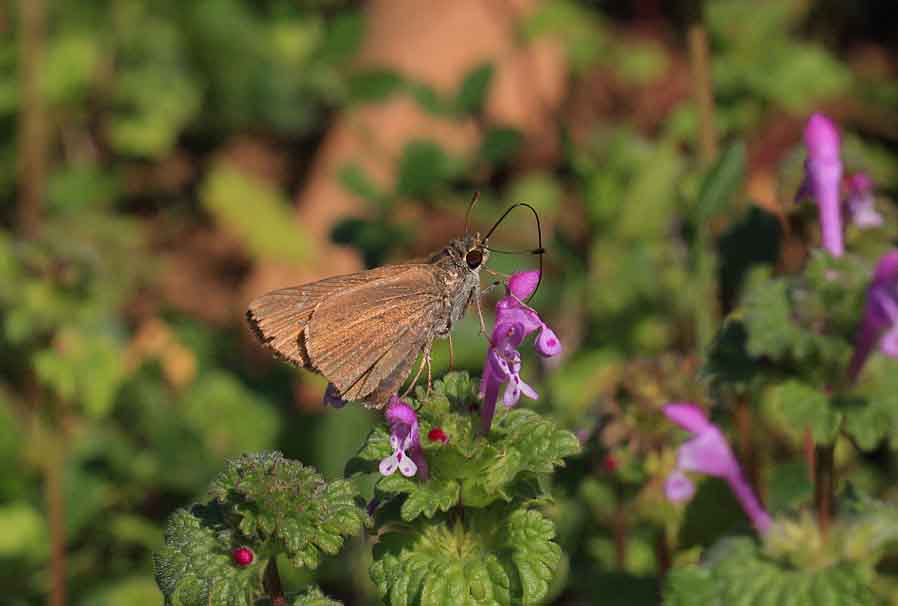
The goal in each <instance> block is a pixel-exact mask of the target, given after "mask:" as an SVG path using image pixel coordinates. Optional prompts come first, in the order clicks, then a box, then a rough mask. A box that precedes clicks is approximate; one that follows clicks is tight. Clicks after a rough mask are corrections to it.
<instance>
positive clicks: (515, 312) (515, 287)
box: [480, 271, 561, 434]
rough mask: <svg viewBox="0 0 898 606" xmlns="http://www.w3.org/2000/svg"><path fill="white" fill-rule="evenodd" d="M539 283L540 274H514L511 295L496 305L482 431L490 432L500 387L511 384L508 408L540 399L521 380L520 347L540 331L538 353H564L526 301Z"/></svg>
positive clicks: (483, 394)
mask: <svg viewBox="0 0 898 606" xmlns="http://www.w3.org/2000/svg"><path fill="white" fill-rule="evenodd" d="M538 283H539V272H538V271H527V272H521V273H517V274H514V275H513V276H511V278H509V280H508V284H507V294H506V296H505V297H503V298H502V299H501V300H500V301H499V302H498V303H497V304H496V324H495V327H494V328H493V333H492V335H491V337H490V347H489V349H488V350H487V354H486V361H485V363H484V365H483V376H482V378H481V382H480V397H481V398H483V406H482V407H481V409H480V414H481V431H482V432H483V433H484V434H486V433H489V429H490V426H491V425H492V422H493V415H494V414H495V412H496V400H498V398H499V387H500V386H501V385H502V384H504V383H505V384H507V385H506V387H505V392H504V394H503V396H502V402H503V404H505V406H509V407H510V406H514V405H515V404H517V403H518V400H520V398H521V396H522V395H524V396H527V397H528V398H530V399H532V400H536V399H537V398H538V397H539V394H537V393H536V390H534V389H533V388H532V387H530V386H529V385H528V384H527V383H526V382H524V380H523V379H522V378H521V353H520V352H519V351H518V347H519V346H520V345H521V343H522V342H523V341H524V339H525V338H526V337H527V336H528V335H530V334H531V333H533V332H536V331H539V335H538V336H537V338H536V341H535V348H536V351H537V353H539V354H540V355H541V356H545V357H551V356H557V355H558V354H560V353H561V342H560V341H559V340H558V336H557V335H556V334H555V333H554V332H553V331H552V329H551V328H549V327H548V326H547V325H546V323H545V322H543V321H542V319H541V318H540V317H539V314H537V313H536V311H534V310H533V308H531V307H529V306H528V305H526V304H525V303H524V302H523V300H524V299H526V298H527V297H529V296H530V295H531V294H532V293H533V291H534V290H535V289H536V285H537V284H538Z"/></svg>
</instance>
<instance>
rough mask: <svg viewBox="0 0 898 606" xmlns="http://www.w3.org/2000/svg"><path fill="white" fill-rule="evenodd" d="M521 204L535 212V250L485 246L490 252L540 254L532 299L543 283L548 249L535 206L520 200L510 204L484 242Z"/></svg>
mask: <svg viewBox="0 0 898 606" xmlns="http://www.w3.org/2000/svg"><path fill="white" fill-rule="evenodd" d="M519 206H523V207H524V208H529V209H530V212H532V213H533V218H534V219H536V237H537V244H538V246H537V247H536V248H534V249H533V250H500V249H497V248H490V247H489V246H486V245H485V244H484V246H483V247H484V248H485V249H487V250H488V251H490V252H497V253H505V254H513V255H514V254H530V255H539V278H537V281H536V288H534V289H533V292H532V293H530V296H529V297H527V301H530V299H532V298H533V295H535V294H536V291H537V290H539V285H540V283H542V280H543V255H544V254H546V249H545V248H543V230H542V227H541V226H540V224H539V213H538V212H537V211H536V209H535V208H533V207H532V206H531V205H529V204H527V203H526V202H518V203H517V204H513V205H511V206H509V207H508V209H507V210H506V211H505V212H504V213H502V216H501V217H499V218H498V219H497V220H496V222H495V223H493V226H492V227H491V228H490V230H489V231H488V232H486V236H484V238H483V242H487V241H488V240H489V238H490V236H491V235H492V234H493V232H494V231H496V228H497V227H499V224H500V223H502V221H504V220H505V217H507V216H508V214H509V213H510V212H511V211H513V210H514V209H516V208H518V207H519Z"/></svg>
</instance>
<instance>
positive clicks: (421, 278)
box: [304, 264, 448, 407]
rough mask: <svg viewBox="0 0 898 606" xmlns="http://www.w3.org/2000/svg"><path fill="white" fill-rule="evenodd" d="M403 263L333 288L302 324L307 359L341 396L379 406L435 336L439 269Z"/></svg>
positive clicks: (442, 305)
mask: <svg viewBox="0 0 898 606" xmlns="http://www.w3.org/2000/svg"><path fill="white" fill-rule="evenodd" d="M404 268H405V270H404V271H402V272H399V273H395V272H394V273H393V274H391V275H389V276H384V277H381V278H379V279H377V280H373V281H370V282H367V283H365V284H361V285H358V286H355V287H353V288H348V289H344V290H341V291H340V292H337V293H334V295H333V296H330V297H328V298H327V299H326V300H324V301H322V302H321V303H320V304H319V305H318V306H317V307H316V308H315V310H314V313H313V314H312V317H311V320H310V321H309V322H308V324H307V326H306V328H305V341H304V342H305V346H306V350H307V353H308V359H309V360H310V363H311V365H312V366H313V367H314V368H315V369H316V370H318V371H319V372H320V373H321V374H323V375H324V376H325V377H326V378H327V380H328V381H330V382H331V383H333V384H334V386H335V387H336V388H337V390H338V391H339V393H340V397H342V398H343V399H344V400H361V399H367V401H368V403H369V404H371V405H372V406H377V407H380V406H383V405H384V404H385V403H386V400H387V398H389V396H390V394H391V393H395V392H396V391H397V390H398V388H399V387H400V386H401V385H402V382H403V381H404V380H405V379H406V377H407V376H408V374H409V371H410V370H411V367H412V364H413V363H414V361H415V358H417V356H418V354H419V353H421V351H422V350H423V349H424V348H425V347H426V346H428V345H429V343H430V341H431V340H432V339H433V324H434V319H435V318H438V317H441V316H442V315H444V314H445V313H446V308H447V306H448V301H447V300H446V298H445V297H444V296H443V294H442V291H441V288H440V281H439V272H440V270H439V269H437V268H436V267H435V266H433V265H428V264H420V265H417V264H416V265H407V266H404Z"/></svg>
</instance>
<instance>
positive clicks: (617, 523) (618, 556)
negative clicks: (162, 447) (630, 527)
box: [614, 481, 627, 571]
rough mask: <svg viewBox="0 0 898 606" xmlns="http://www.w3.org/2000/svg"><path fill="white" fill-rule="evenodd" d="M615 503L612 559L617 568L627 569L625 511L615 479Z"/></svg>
mask: <svg viewBox="0 0 898 606" xmlns="http://www.w3.org/2000/svg"><path fill="white" fill-rule="evenodd" d="M615 493H617V494H616V497H617V498H616V504H615V508H614V559H615V564H616V565H617V569H618V570H620V571H624V570H626V569H627V512H626V510H625V509H624V505H623V498H624V495H623V491H622V490H621V486H620V483H619V482H617V481H615Z"/></svg>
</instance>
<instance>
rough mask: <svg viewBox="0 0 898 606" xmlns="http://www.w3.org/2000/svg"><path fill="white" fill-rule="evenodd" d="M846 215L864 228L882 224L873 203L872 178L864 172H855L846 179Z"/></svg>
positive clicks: (880, 216)
mask: <svg viewBox="0 0 898 606" xmlns="http://www.w3.org/2000/svg"><path fill="white" fill-rule="evenodd" d="M845 203H846V205H847V206H848V216H849V217H851V222H852V223H854V224H855V225H857V226H858V227H860V228H861V229H865V228H868V227H880V226H881V225H882V224H883V218H882V215H880V214H879V213H878V212H876V206H875V205H874V203H873V180H872V179H870V177H868V176H867V174H866V173H857V174H854V175H852V176H851V177H849V179H848V199H847V200H846V201H845Z"/></svg>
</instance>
